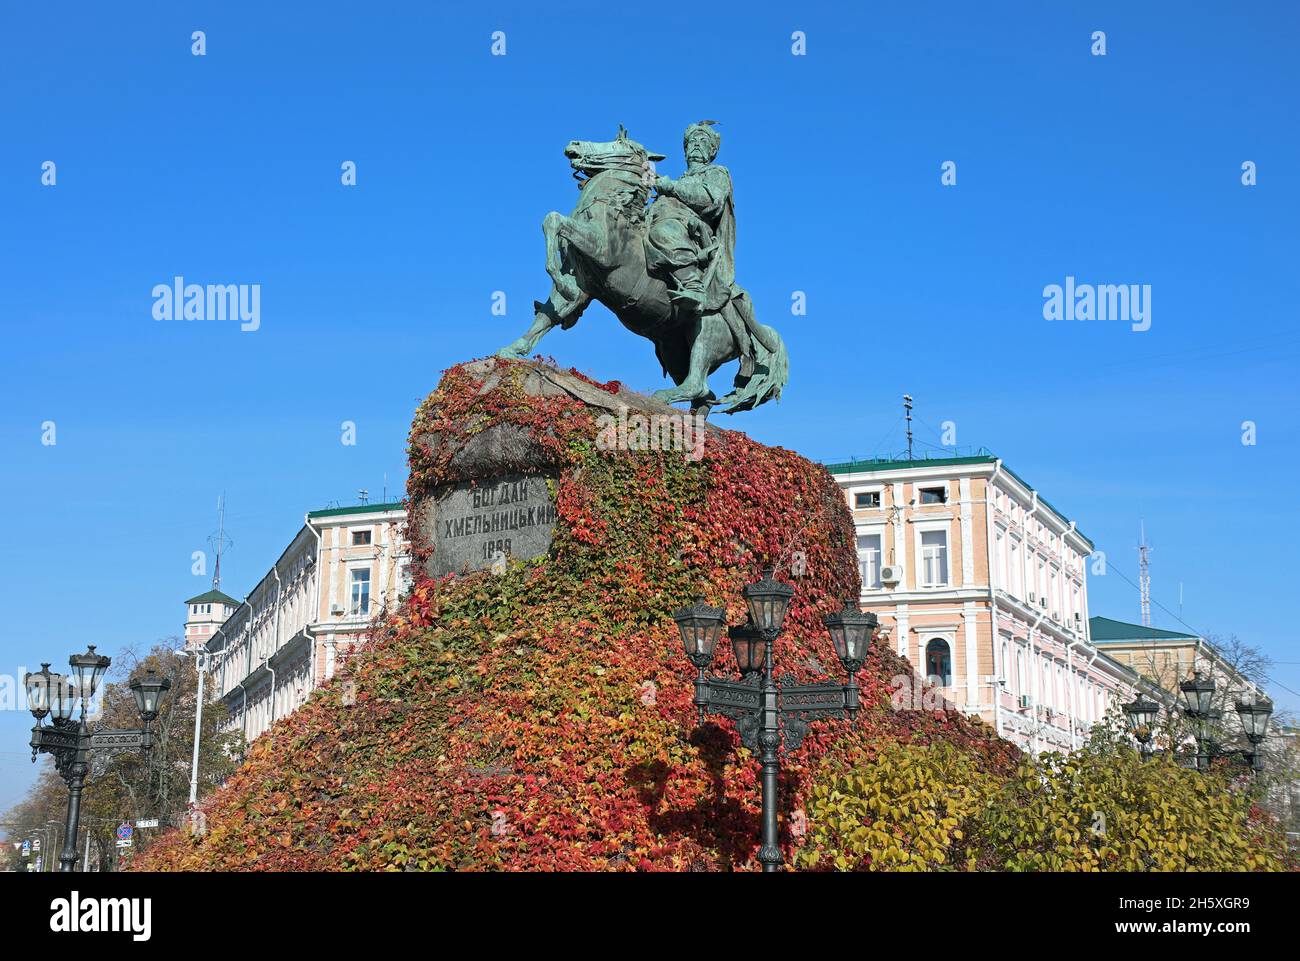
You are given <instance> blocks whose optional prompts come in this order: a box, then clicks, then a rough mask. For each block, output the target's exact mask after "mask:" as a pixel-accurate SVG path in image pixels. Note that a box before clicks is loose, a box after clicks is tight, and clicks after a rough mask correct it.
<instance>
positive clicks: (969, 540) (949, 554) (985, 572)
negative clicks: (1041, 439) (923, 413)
mask: <svg viewBox="0 0 1300 961" xmlns="http://www.w3.org/2000/svg"><path fill="white" fill-rule="evenodd" d="M827 468H828V470H830V472H831V474H832V475H833V476H834V477H835V479H836V481H837V482H838V483H839V485H840V487H841V489H842V490H843V491H844V496H845V498H846V499H847V500H848V505H849V508H850V510H852V512H853V519H854V525H855V527H856V533H857V548H858V562H859V569H860V571H861V574H862V597H861V604H862V608H863V609H864V610H869V611H873V612H875V613H876V614H877V616H878V617H879V618H880V623H881V626H882V628H883V629H884V633H885V634H886V636H887V638H888V643H890V644H892V645H893V646H894V647H895V649H896V650H897V651H898V653H899V654H901V655H902V656H903V657H906V658H907V659H908V660H909V661H911V663H912V664H913V665H914V669H915V670H916V671H917V673H918V674H920V675H922V676H923V677H924V678H926V679H927V681H928V683H929V684H930V685H932V686H933V687H935V688H938V689H939V690H940V691H941V692H942V694H943V696H944V697H945V698H946V699H947V700H948V701H950V702H951V703H952V704H954V705H956V706H957V707H958V708H959V709H961V710H964V711H966V712H968V713H970V714H974V715H978V716H979V717H981V718H983V719H984V720H985V721H987V722H988V723H989V724H990V725H992V726H993V728H994V729H995V730H996V731H997V733H998V734H999V735H1001V736H1002V737H1005V738H1007V739H1008V740H1011V741H1013V742H1015V743H1017V744H1019V745H1020V746H1022V747H1023V748H1025V749H1026V750H1031V751H1035V752H1038V751H1047V750H1071V749H1073V748H1075V747H1077V746H1078V745H1079V744H1080V743H1081V742H1082V740H1083V739H1084V738H1085V737H1086V736H1087V732H1088V730H1089V728H1090V727H1091V726H1092V725H1093V724H1095V723H1097V722H1098V721H1099V720H1101V718H1102V717H1103V716H1104V715H1105V714H1106V712H1107V711H1108V710H1110V709H1111V708H1112V707H1113V706H1115V705H1116V704H1118V703H1120V702H1123V701H1126V700H1129V699H1131V697H1132V695H1133V692H1134V691H1135V690H1136V688H1137V687H1138V686H1139V685H1140V684H1141V679H1140V677H1139V675H1138V673H1137V672H1136V671H1134V670H1133V669H1132V668H1130V667H1127V666H1125V665H1123V664H1120V663H1118V662H1117V661H1115V660H1113V659H1112V658H1111V657H1109V656H1108V655H1107V654H1106V653H1104V652H1103V651H1101V650H1099V649H1098V648H1097V647H1096V646H1095V645H1093V644H1092V642H1091V640H1090V638H1089V631H1088V582H1087V574H1086V570H1087V569H1086V565H1087V562H1088V558H1089V555H1090V554H1091V553H1092V551H1093V544H1092V542H1091V541H1090V540H1088V538H1087V537H1086V536H1085V535H1084V534H1083V533H1082V532H1080V531H1079V529H1078V527H1077V525H1076V524H1075V522H1074V521H1073V520H1071V519H1070V518H1069V517H1067V516H1066V515H1065V514H1064V513H1062V512H1061V511H1059V510H1057V509H1056V508H1055V507H1053V506H1052V505H1051V504H1050V503H1048V501H1047V500H1046V499H1044V498H1043V497H1042V496H1041V495H1040V493H1039V492H1038V491H1037V490H1036V489H1034V488H1033V487H1032V486H1031V485H1030V484H1029V483H1027V482H1026V481H1025V480H1023V479H1022V478H1021V477H1020V476H1018V475H1017V474H1016V473H1014V472H1013V471H1012V470H1011V469H1010V468H1009V467H1008V466H1007V465H1006V464H1004V463H1003V462H1002V461H1001V460H1000V459H999V458H997V457H995V456H994V455H992V454H990V453H987V452H981V453H979V454H976V455H973V456H965V457H957V456H954V457H939V458H927V459H915V460H907V459H903V460H893V459H881V460H866V461H851V462H848V463H842V464H829V465H827ZM918 700H919V699H918Z"/></svg>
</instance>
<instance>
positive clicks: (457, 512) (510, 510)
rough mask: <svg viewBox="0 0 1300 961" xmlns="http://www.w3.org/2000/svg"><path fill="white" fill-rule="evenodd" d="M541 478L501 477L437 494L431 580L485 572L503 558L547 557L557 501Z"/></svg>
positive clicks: (428, 536)
mask: <svg viewBox="0 0 1300 961" xmlns="http://www.w3.org/2000/svg"><path fill="white" fill-rule="evenodd" d="M546 480H547V479H546V478H545V477H543V476H540V475H537V474H531V475H524V474H503V475H501V476H499V477H486V478H483V479H482V480H478V481H473V482H466V483H462V484H454V485H452V486H450V487H448V488H447V489H446V490H444V491H442V492H440V493H438V494H436V495H435V498H434V504H433V510H432V511H430V512H429V514H428V519H427V520H426V521H425V523H426V524H427V525H430V526H432V528H433V529H432V530H431V531H429V530H426V531H425V543H431V544H432V545H433V556H432V557H430V558H429V563H428V571H429V574H430V575H431V576H433V577H441V576H442V575H444V574H460V573H463V572H465V571H481V570H484V569H486V568H489V567H491V566H492V565H493V562H496V563H498V564H500V563H501V559H503V558H509V559H512V560H528V559H529V558H533V557H538V556H540V555H542V554H545V553H546V552H547V551H548V550H550V547H551V534H552V532H553V531H554V529H555V501H554V500H553V499H552V497H551V493H550V491H549V490H547V488H546Z"/></svg>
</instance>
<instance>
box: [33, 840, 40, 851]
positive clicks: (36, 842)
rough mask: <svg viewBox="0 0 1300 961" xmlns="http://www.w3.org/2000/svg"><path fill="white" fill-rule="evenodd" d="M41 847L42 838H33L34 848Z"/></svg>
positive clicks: (38, 848)
mask: <svg viewBox="0 0 1300 961" xmlns="http://www.w3.org/2000/svg"><path fill="white" fill-rule="evenodd" d="M40 849H41V839H40V838H32V850H33V851H39V850H40Z"/></svg>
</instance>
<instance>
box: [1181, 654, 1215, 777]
mask: <svg viewBox="0 0 1300 961" xmlns="http://www.w3.org/2000/svg"><path fill="white" fill-rule="evenodd" d="M1178 690H1179V691H1181V692H1182V695H1183V704H1184V707H1183V713H1184V714H1186V715H1187V717H1188V718H1189V719H1190V720H1191V722H1192V726H1193V728H1194V729H1195V733H1194V735H1193V736H1194V737H1195V738H1196V767H1197V769H1198V770H1201V771H1204V770H1206V769H1207V768H1209V766H1210V732H1209V722H1210V719H1211V717H1212V714H1213V707H1212V705H1213V703H1214V678H1213V677H1204V676H1202V674H1201V672H1200V671H1196V672H1194V673H1193V674H1192V676H1191V678H1190V679H1188V680H1186V681H1183V682H1182V683H1181V684H1179V685H1178Z"/></svg>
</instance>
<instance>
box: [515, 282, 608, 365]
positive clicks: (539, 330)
mask: <svg viewBox="0 0 1300 961" xmlns="http://www.w3.org/2000/svg"><path fill="white" fill-rule="evenodd" d="M575 289H576V288H575ZM589 303H591V298H590V297H588V296H587V295H586V294H584V293H583V292H582V291H580V290H579V291H578V292H577V297H576V298H575V299H573V300H568V299H566V298H565V296H564V294H563V293H562V292H561V291H560V289H559V288H558V287H552V288H551V296H550V297H548V298H547V299H546V301H545V302H544V303H543V302H541V301H536V300H535V301H533V310H534V313H533V323H532V326H531V327H529V328H528V330H527V331H526V332H525V333H524V335H523V336H522V337H520V338H519V339H518V340H516V341H514V342H513V343H511V344H508V345H506V346H505V347H502V348H501V349H500V350H498V351H497V354H496V355H497V356H498V357H505V358H508V359H517V358H521V357H528V356H530V355H531V354H532V352H533V350H534V349H536V347H537V342H538V341H539V340H541V339H542V338H543V337H545V336H546V335H547V333H549V332H550V330H551V329H552V328H553V327H563V328H564V329H565V330H568V329H569V328H570V327H572V326H573V325H574V324H576V323H577V322H578V318H579V317H581V316H582V312H583V311H584V310H586V309H587V305H588V304H589Z"/></svg>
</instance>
